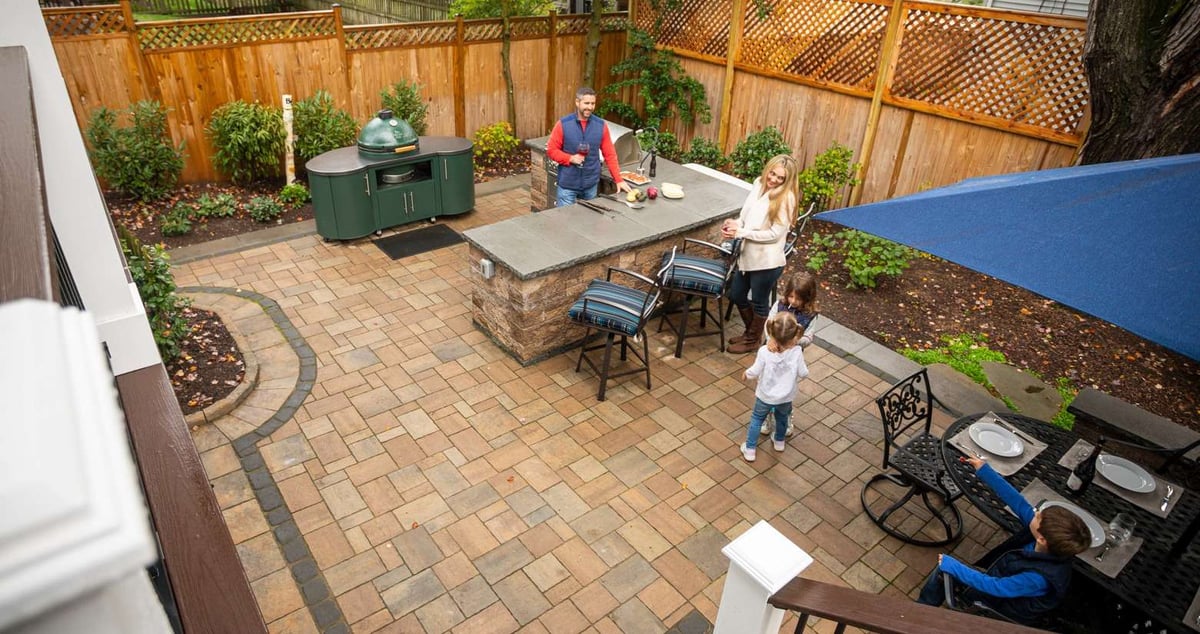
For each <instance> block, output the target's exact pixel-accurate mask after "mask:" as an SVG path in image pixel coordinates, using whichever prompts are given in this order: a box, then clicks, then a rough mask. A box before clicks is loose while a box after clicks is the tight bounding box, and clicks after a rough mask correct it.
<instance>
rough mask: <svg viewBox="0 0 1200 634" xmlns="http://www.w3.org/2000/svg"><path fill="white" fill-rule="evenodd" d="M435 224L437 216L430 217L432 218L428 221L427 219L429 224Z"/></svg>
mask: <svg viewBox="0 0 1200 634" xmlns="http://www.w3.org/2000/svg"><path fill="white" fill-rule="evenodd" d="M435 222H437V216H434V217H432V218H430V219H429V224H433V223H435Z"/></svg>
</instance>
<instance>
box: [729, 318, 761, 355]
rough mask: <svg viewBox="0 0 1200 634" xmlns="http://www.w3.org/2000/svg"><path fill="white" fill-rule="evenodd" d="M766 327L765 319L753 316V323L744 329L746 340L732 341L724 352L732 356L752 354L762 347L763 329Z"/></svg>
mask: <svg viewBox="0 0 1200 634" xmlns="http://www.w3.org/2000/svg"><path fill="white" fill-rule="evenodd" d="M766 325H767V318H766V317H759V316H758V315H755V316H754V321H752V322H751V323H750V327H749V328H746V338H744V339H740V340H734V341H733V342H732V343H730V344H729V345H728V346H727V347H726V348H725V350H726V352H730V353H733V354H745V353H747V352H754V351H755V350H758V347H759V346H761V345H762V333H763V328H764V327H765V326H766Z"/></svg>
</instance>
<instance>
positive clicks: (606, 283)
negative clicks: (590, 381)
mask: <svg viewBox="0 0 1200 634" xmlns="http://www.w3.org/2000/svg"><path fill="white" fill-rule="evenodd" d="M668 255H669V257H668V258H665V260H664V267H663V268H662V269H660V270H659V271H658V274H657V275H656V276H655V277H654V278H650V277H647V276H645V275H642V274H641V273H637V272H635V271H630V270H628V269H622V268H617V267H612V266H610V267H608V273H607V274H606V275H605V279H603V280H599V279H597V280H592V281H591V283H590V284H588V287H587V289H586V290H584V291H583V295H580V297H579V299H577V300H575V303H574V304H572V305H571V308H570V309H568V311H567V315H568V316H569V317H570V318H571V320H572V321H574V322H575V323H577V324H579V325H581V326H583V327H584V332H583V340H582V342H581V343H580V346H579V360H578V361H576V362H575V371H576V372H579V371H580V369H581V368H582V367H583V363H584V362H585V361H586V362H587V364H588V367H590V368H591V369H592V370H594V371H595V372H596V373H597V374H599V375H600V391H599V392H598V393H597V394H596V399H597V400H600V401H603V400H604V392H605V390H606V389H607V387H608V380H609V379H612V378H616V377H619V376H625V375H629V374H637V373H640V372H645V373H646V389H647V390H649V389H651V388H650V346H649V343H648V342H647V341H646V322H647V321H649V319H650V314H651V313H652V312H654V310H655V309H657V308H658V307H659V305H660V304H661V294H662V279H663V275H664V274H665V271H666V268H667V267H669V266H671V265H673V264H674V250H672V252H671V253H670V254H668ZM613 273H620V274H622V275H626V276H629V277H631V278H633V282H634V283H637V282H641V285H642V286H645V287H647V290H641V289H639V288H633V287H631V286H624V285H621V284H617V283H615V282H613V281H612V279H613ZM593 330H595V331H597V332H600V333H604V334H605V337H604V342H603V343H597V344H594V345H590V346H589V345H588V337H589V336H590V335H591V334H592V331H593ZM618 337H619V338H620V345H621V350H620V356H621V360H622V361H625V360H627V359H628V353H629V352H632V353H633V356H634V357H635V358H636V359H637V360H638V361H639V362H640V364H641V365H640V366H638V367H634V368H631V369H628V370H624V371H621V372H618V373H615V374H609V367H610V365H611V363H612V351H613V345H614V344H615V343H616V340H617V338H618ZM629 337H633V338H634V342H635V343H636V342H637V341H638V340H639V339H640V340H641V342H642V350H641V351H640V352H639V351H638V349H637V347H636V346H630V345H629ZM601 348H603V349H604V358H603V360H602V361H601V362H600V363H596V361H595V360H593V359H592V358H591V357H589V356H588V354H587V353H589V352H593V351H596V350H600V349H601Z"/></svg>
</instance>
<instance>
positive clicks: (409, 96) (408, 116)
mask: <svg viewBox="0 0 1200 634" xmlns="http://www.w3.org/2000/svg"><path fill="white" fill-rule="evenodd" d="M379 98H380V100H381V101H382V102H383V107H384V108H387V109H388V110H391V111H392V115H394V116H396V117H399V118H401V119H404V120H405V121H407V122H408V125H410V126H412V129H413V132H416V133H417V135H418V136H420V135H422V134H425V128H426V124H425V115H426V113H427V112H428V111H429V106H428V105H426V104H425V102H424V101H421V85H420V84H418V83H417V82H415V81H414V82H410V81H408V80H407V79H401V80H400V81H398V82H396V83H395V85H393V86H392V87H391V88H385V89H383V90H382V91H380V93H379Z"/></svg>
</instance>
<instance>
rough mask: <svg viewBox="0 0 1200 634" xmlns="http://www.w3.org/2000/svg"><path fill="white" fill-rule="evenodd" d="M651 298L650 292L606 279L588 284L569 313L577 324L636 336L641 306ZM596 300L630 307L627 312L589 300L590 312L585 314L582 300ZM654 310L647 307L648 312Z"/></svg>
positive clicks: (588, 310) (588, 309)
mask: <svg viewBox="0 0 1200 634" xmlns="http://www.w3.org/2000/svg"><path fill="white" fill-rule="evenodd" d="M649 296H650V294H649V293H646V292H644V291H639V290H637V289H635V288H629V287H628V286H621V285H620V284H614V283H612V282H606V281H604V280H592V283H591V284H588V287H587V290H585V291H583V295H580V296H579V299H577V300H575V303H574V304H572V305H571V308H570V309H569V310H568V311H567V314H568V315H569V316H570V317H571V319H573V320H574V321H577V322H579V323H581V324H584V325H588V326H595V327H599V328H605V329H607V330H616V331H618V332H623V333H625V334H627V335H636V334H637V332H638V321H639V320H640V317H641V312H642V305H643V304H645V303H646V299H647V298H648V297H649ZM597 298H599V299H604V300H606V301H610V302H613V303H614V304H618V305H620V306H622V307H624V308H627V309H628V312H626V311H624V310H621V309H618V308H616V307H613V306H609V305H608V304H602V303H600V302H595V301H589V302H588V305H587V313H584V312H583V300H585V299H589V300H592V299H597ZM651 308H653V306H648V307H647V310H649V309H651Z"/></svg>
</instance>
